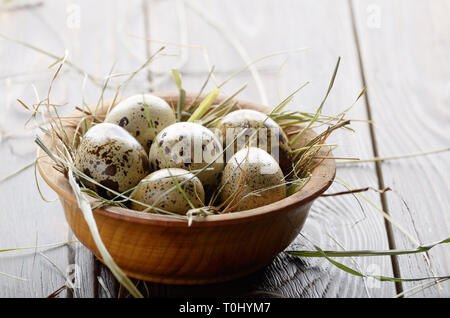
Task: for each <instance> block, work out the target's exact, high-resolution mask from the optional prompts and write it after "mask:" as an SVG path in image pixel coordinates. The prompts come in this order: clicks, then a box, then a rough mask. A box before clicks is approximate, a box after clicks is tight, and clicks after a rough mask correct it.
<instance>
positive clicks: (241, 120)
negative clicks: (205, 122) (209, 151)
mask: <svg viewBox="0 0 450 318" xmlns="http://www.w3.org/2000/svg"><path fill="white" fill-rule="evenodd" d="M247 128H250V130H247V131H245V132H244V130H245V129H247ZM258 129H259V130H258ZM255 132H256V133H257V134H256V135H254V139H253V143H247V144H245V142H246V140H247V139H248V137H250V136H253V134H254V133H255ZM216 133H217V135H219V136H220V138H221V139H222V141H223V147H224V148H226V147H227V146H228V144H230V143H231V142H234V147H229V148H226V149H227V156H226V157H227V158H226V160H228V159H229V158H230V157H231V155H229V154H230V153H231V154H234V153H236V152H237V151H239V150H240V149H242V148H243V147H246V146H250V147H252V146H254V147H258V148H261V149H263V150H265V151H267V152H268V153H269V154H271V155H272V156H273V157H275V158H276V159H277V161H278V163H279V165H280V166H281V168H282V170H283V171H284V173H288V172H289V171H290V170H292V163H291V162H292V155H291V147H290V145H289V140H288V138H287V136H286V134H285V133H284V131H283V129H282V128H281V127H280V125H278V123H277V122H276V121H275V120H273V119H272V118H270V117H268V116H267V114H264V113H261V112H259V111H256V110H253V109H239V110H236V111H233V112H231V113H229V114H227V115H226V116H224V117H223V118H222V119H221V120H220V122H219V124H218V125H217V131H216ZM240 133H243V134H244V136H247V138H245V139H244V138H243V137H242V138H238V139H236V137H237V136H239V134H240Z"/></svg>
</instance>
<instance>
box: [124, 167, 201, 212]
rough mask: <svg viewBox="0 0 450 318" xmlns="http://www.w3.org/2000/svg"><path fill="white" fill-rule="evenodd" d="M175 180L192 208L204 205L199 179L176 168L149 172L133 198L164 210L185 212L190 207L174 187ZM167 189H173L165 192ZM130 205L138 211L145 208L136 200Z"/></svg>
mask: <svg viewBox="0 0 450 318" xmlns="http://www.w3.org/2000/svg"><path fill="white" fill-rule="evenodd" d="M175 180H176V182H178V184H179V185H180V186H181V188H182V189H183V191H184V193H185V195H186V197H187V198H188V199H189V201H190V202H191V204H192V205H193V206H194V208H198V207H202V206H203V205H204V201H205V192H204V190H203V185H202V183H201V182H200V180H199V179H198V178H197V177H196V176H194V175H193V174H192V173H190V172H189V171H187V170H184V169H178V168H171V169H161V170H158V171H155V172H153V173H151V174H149V175H148V176H147V177H145V178H144V179H143V180H142V181H141V185H139V187H138V188H137V190H136V193H135V194H134V196H133V199H134V200H137V201H139V202H143V203H145V204H147V205H152V206H154V207H155V208H159V209H162V210H165V211H169V212H173V213H178V214H186V212H187V211H188V210H190V209H191V208H192V207H191V205H190V204H189V202H188V201H187V200H186V198H185V197H184V195H183V194H182V193H181V192H180V191H179V190H178V189H174V187H175V186H176V183H175ZM169 189H173V190H172V191H170V192H168V193H166V192H167V191H168V190H169ZM131 207H132V208H133V209H134V210H139V211H142V210H145V209H146V208H147V207H146V206H144V205H141V204H139V203H137V202H132V203H131ZM156 212H158V211H157V210H156Z"/></svg>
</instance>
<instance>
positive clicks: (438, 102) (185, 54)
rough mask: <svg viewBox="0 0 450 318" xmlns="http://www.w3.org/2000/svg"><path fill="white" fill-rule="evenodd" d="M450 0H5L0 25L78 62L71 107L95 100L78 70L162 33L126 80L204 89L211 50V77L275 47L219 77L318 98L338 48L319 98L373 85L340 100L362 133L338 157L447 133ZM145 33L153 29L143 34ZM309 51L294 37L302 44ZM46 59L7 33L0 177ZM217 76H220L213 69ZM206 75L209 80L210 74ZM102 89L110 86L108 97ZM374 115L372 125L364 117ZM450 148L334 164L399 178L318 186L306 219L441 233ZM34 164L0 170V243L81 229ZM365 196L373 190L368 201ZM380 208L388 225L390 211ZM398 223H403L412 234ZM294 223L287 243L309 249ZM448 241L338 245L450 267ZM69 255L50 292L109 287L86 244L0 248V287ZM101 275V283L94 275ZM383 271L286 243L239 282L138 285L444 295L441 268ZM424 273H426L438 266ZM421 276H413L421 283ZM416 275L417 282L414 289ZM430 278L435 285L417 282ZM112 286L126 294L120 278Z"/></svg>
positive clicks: (342, 234) (57, 266)
mask: <svg viewBox="0 0 450 318" xmlns="http://www.w3.org/2000/svg"><path fill="white" fill-rule="evenodd" d="M449 15H450V2H449V1H446V0H433V1H427V0H359V1H346V0H341V1H336V0H321V1H314V0H310V1H304V0H301V1H300V0H295V1H294V0H292V1H288V0H282V1H272V0H271V1H263V0H260V1H258V0H254V1H250V0H247V1H242V0H240V1H238V0H234V1H219V0H214V1H212V0H210V1H202V2H201V3H200V1H166V0H164V1H163V0H153V1H145V0H144V1H141V0H128V1H112V0H97V1H87V0H79V1H60V0H58V1H57V0H49V1H32V0H30V1H1V2H0V33H1V34H2V35H5V36H8V37H10V38H14V39H16V40H19V41H23V42H26V43H28V44H30V45H33V46H35V47H37V48H41V49H45V50H46V51H48V52H51V53H53V54H54V55H55V56H57V57H61V56H63V55H64V54H65V52H67V53H68V60H70V61H71V62H72V63H73V64H74V65H76V67H77V68H75V69H74V68H71V67H69V66H65V67H64V68H63V70H62V73H61V74H60V75H59V77H58V78H57V80H56V81H55V83H54V85H53V88H52V91H51V100H52V102H53V103H57V104H64V103H67V106H63V107H62V108H61V112H70V111H71V110H72V109H73V107H74V105H80V104H81V103H82V102H83V100H84V101H86V102H88V103H96V102H97V100H98V98H99V95H100V91H101V89H100V88H99V86H98V85H96V84H94V83H93V82H92V81H90V80H89V78H88V79H87V80H84V75H83V74H82V71H81V70H84V71H86V72H88V73H89V74H90V75H92V76H94V77H97V78H103V77H105V76H106V75H108V74H109V72H110V71H111V67H112V66H113V65H114V69H113V72H114V73H121V72H129V71H132V70H135V69H137V68H138V67H139V65H141V64H142V63H143V62H144V61H145V60H146V59H147V58H148V57H149V56H150V55H151V54H152V53H154V52H156V50H158V49H159V48H160V47H161V46H162V45H165V46H166V49H165V50H164V53H165V56H162V57H160V58H158V59H157V60H155V61H154V63H152V64H151V67H150V68H148V69H146V70H145V71H143V72H141V73H139V75H138V76H137V77H136V78H135V79H134V80H133V82H131V83H130V85H128V86H127V88H126V90H125V91H124V92H123V94H124V95H126V94H127V93H129V94H133V93H138V92H145V91H149V90H153V91H155V90H158V91H163V90H174V89H175V85H174V84H173V82H172V81H171V80H170V78H169V77H168V76H167V74H168V73H169V71H170V69H171V68H178V69H180V71H181V73H182V76H183V85H184V87H185V88H186V89H187V90H194V91H197V90H198V89H199V88H200V86H201V84H202V82H203V81H204V79H205V77H206V75H207V73H208V69H209V67H210V66H211V65H215V67H216V70H215V77H216V79H215V82H216V83H219V82H220V81H221V80H223V79H225V78H226V77H227V76H229V75H230V74H233V73H234V72H235V71H237V70H239V69H240V68H242V67H243V66H244V65H246V64H247V63H248V62H249V61H252V60H255V59H257V58H259V57H262V56H266V55H270V54H272V53H274V52H280V51H289V53H285V54H279V55H275V56H272V57H270V58H267V59H264V60H262V61H261V62H259V63H257V64H255V65H254V67H253V68H252V69H251V72H249V71H246V72H243V73H241V74H240V75H238V76H237V77H236V78H234V79H233V80H232V81H230V83H229V84H227V86H226V87H225V88H224V92H223V93H224V94H227V93H228V94H229V93H231V92H233V90H234V89H236V88H238V87H239V86H241V85H242V84H243V83H245V82H247V83H248V88H247V89H246V90H245V91H244V92H243V93H242V94H241V95H240V96H241V97H242V98H246V99H252V100H256V101H260V102H263V103H267V104H269V105H272V106H274V105H276V104H277V103H278V102H279V101H280V99H282V98H283V97H286V96H287V95H289V94H290V93H291V92H292V91H293V90H294V89H295V88H297V87H298V86H300V85H301V84H303V83H304V82H305V81H310V82H311V84H310V85H309V86H308V87H307V88H305V89H304V90H303V91H302V92H301V93H299V94H298V95H297V96H296V97H295V99H294V100H293V101H292V102H291V104H290V105H289V107H291V108H292V109H302V110H305V111H310V112H313V111H314V110H315V109H316V108H317V106H318V105H319V103H320V101H321V99H322V98H323V96H324V94H325V92H326V89H327V86H328V83H329V79H330V77H331V74H332V70H333V67H334V65H335V63H336V61H337V58H338V56H341V57H342V62H341V67H340V70H339V73H338V76H337V79H336V83H335V87H334V88H333V91H332V93H331V95H330V96H329V99H328V100H327V102H326V104H325V108H324V113H326V114H337V113H339V112H340V111H342V110H344V109H345V108H347V107H348V106H350V105H351V104H352V103H353V102H354V101H355V99H356V97H357V96H358V94H359V93H360V91H361V90H362V88H363V87H365V86H367V88H368V90H367V94H366V95H365V96H364V97H363V98H362V99H360V100H359V101H358V102H357V104H356V105H355V106H354V107H353V108H352V110H351V111H350V112H349V114H348V117H349V118H351V119H356V121H354V122H353V123H352V128H353V129H354V130H355V132H353V133H352V132H349V131H346V130H342V131H339V132H338V133H336V134H335V135H334V136H332V138H331V139H332V140H330V143H337V144H339V148H338V149H337V150H336V151H335V153H334V154H335V156H341V157H358V158H361V159H367V158H373V157H377V156H380V157H390V156H397V155H403V154H410V153H421V152H427V151H430V150H435V149H443V148H446V147H448V146H449V144H450V139H449V132H450V131H449V123H450V64H449V60H450V37H449V36H448V34H449V31H450V20H449V19H448V16H449ZM150 40H151V41H150ZM305 47H307V48H308V49H307V50H300V51H295V49H298V48H305ZM53 62H55V59H54V58H51V57H49V56H46V55H45V54H42V53H40V52H38V51H37V50H35V49H31V48H29V47H25V46H23V45H21V44H18V43H16V42H12V41H10V40H6V39H4V38H1V37H0V101H1V107H0V112H1V116H0V133H1V142H0V158H1V164H0V178H3V177H5V176H7V175H9V174H10V173H12V172H14V171H16V170H18V169H20V168H22V167H24V166H26V165H27V164H30V163H32V162H33V160H34V156H35V149H36V148H35V145H34V143H33V139H34V136H35V134H36V133H37V129H33V125H34V124H35V123H34V122H31V123H30V124H29V125H28V126H27V127H29V128H28V129H25V128H24V123H25V121H26V120H27V119H28V118H29V116H30V112H29V111H27V110H26V109H24V108H23V107H22V106H21V105H20V104H19V103H18V102H17V101H16V99H18V98H19V99H20V100H22V101H23V102H24V103H26V104H28V105H30V104H33V103H36V100H37V98H39V99H43V98H44V97H45V96H47V93H48V87H49V84H50V82H51V79H52V77H53V75H54V73H55V71H56V68H55V67H53V68H48V66H49V65H51V64H52V63H53ZM213 83H214V81H213ZM211 87H212V86H211ZM113 93H114V91H113V90H107V91H106V96H112V95H113ZM369 120H370V121H373V124H368V123H367V121H369ZM449 160H450V154H449V152H441V153H436V154H433V155H428V156H420V157H413V158H406V159H402V160H392V161H383V162H381V161H377V162H365V163H360V164H348V165H339V168H338V171H337V175H338V177H339V179H337V181H338V182H336V183H335V185H334V186H333V187H332V189H330V190H329V192H337V191H344V190H346V187H345V186H344V183H348V184H350V185H351V186H352V187H354V188H361V187H367V186H370V187H373V188H377V189H382V188H384V187H390V188H392V190H393V191H388V192H385V193H382V194H380V193H377V192H375V191H368V192H364V193H362V194H363V195H364V197H365V198H366V199H367V200H369V201H370V203H369V202H368V201H366V200H365V199H364V198H363V197H361V196H359V195H342V196H335V197H323V198H320V199H318V200H317V202H316V203H315V204H314V206H313V208H312V211H311V214H310V216H309V218H308V220H307V222H306V225H305V227H304V230H303V231H302V233H303V234H304V235H305V237H306V238H307V239H308V240H309V241H311V242H314V243H315V244H317V245H319V246H321V247H322V248H323V249H325V248H326V249H333V250H342V249H345V250H359V249H370V250H375V249H377V250H385V249H390V248H391V249H393V248H398V249H411V248H415V247H417V244H426V243H431V242H435V241H438V240H441V239H444V238H446V237H448V236H449V233H450V231H449V229H450V211H449V207H450V196H449V184H450V183H449V182H448V179H449V177H450V174H449V166H448V163H449ZM36 180H37V181H38V183H39V186H40V189H41V192H42V195H43V196H44V198H45V199H46V200H49V201H51V202H50V203H47V202H44V201H43V200H42V199H41V195H40V194H39V192H38V191H37V187H36V181H35V177H34V169H33V168H29V169H26V170H25V171H23V172H21V173H19V174H17V175H15V176H14V177H13V178H10V179H8V180H6V181H3V182H1V183H0V212H1V213H0V249H4V248H5V249H6V248H14V247H26V246H40V245H45V244H51V243H57V242H66V241H70V240H75V239H76V238H74V237H73V235H72V234H71V232H70V230H69V229H68V226H67V223H66V221H65V219H64V215H63V213H62V208H61V206H60V204H59V202H55V200H54V199H55V194H54V193H53V192H52V191H51V190H50V189H49V188H48V187H47V186H46V185H45V184H44V183H43V182H42V180H41V178H40V177H39V176H38V177H37V179H36ZM371 203H372V204H371ZM380 210H384V211H386V212H387V213H389V215H390V216H391V217H392V219H393V220H394V221H395V224H397V225H399V226H400V227H401V228H402V229H403V231H402V230H399V229H398V227H397V226H395V225H393V224H392V223H391V222H387V221H385V218H384V217H383V215H382V214H381V213H380ZM404 232H407V233H409V235H410V237H408V236H406V235H405V234H404ZM308 240H306V239H305V238H303V237H302V236H299V237H298V238H297V240H296V241H295V242H294V243H293V246H291V247H290V249H292V248H302V249H312V245H311V243H310V242H309V241H308ZM449 253H450V246H438V247H435V248H434V249H432V250H430V251H429V252H428V253H427V254H423V253H422V254H415V255H405V256H398V257H395V256H394V257H389V256H382V257H357V258H345V259H340V261H342V262H343V263H344V264H346V265H348V266H351V267H353V268H355V269H358V270H360V271H362V272H364V273H366V274H373V275H384V276H396V277H401V278H417V277H429V276H444V275H450V261H449ZM74 268H75V269H77V270H78V271H79V272H80V273H81V279H80V280H79V283H80V285H79V286H77V287H78V288H75V289H74V291H73V292H71V291H69V290H64V291H62V292H61V293H60V294H59V295H58V296H59V297H107V296H108V292H109V293H110V294H111V295H112V296H113V297H116V296H118V293H119V289H120V288H119V287H118V286H117V283H116V282H115V280H114V279H113V277H112V276H111V274H110V272H109V270H108V269H106V268H105V267H104V266H103V265H101V264H100V263H99V262H98V261H97V260H95V259H94V257H93V255H92V254H91V253H90V252H89V251H88V250H87V249H86V248H84V247H83V246H82V245H81V244H79V243H71V244H68V245H65V246H61V247H53V248H41V249H31V250H23V251H11V252H1V253H0V272H2V273H6V274H9V275H15V276H18V277H21V278H23V279H25V280H18V279H16V278H12V277H7V276H5V275H0V297H45V296H47V295H49V294H51V293H53V292H54V291H56V290H58V289H59V288H60V287H61V286H64V284H65V280H66V278H65V276H66V275H65V273H66V271H68V272H69V273H72V272H73V269H74ZM100 282H101V283H103V285H104V286H105V288H104V287H103V286H102V284H101V283H100ZM429 282H430V281H421V282H403V283H393V282H379V281H376V280H373V279H363V278H361V277H357V276H352V275H350V274H348V273H346V272H343V271H342V270H340V269H338V268H337V267H335V266H334V265H332V264H331V263H330V262H328V261H327V260H325V259H322V258H294V257H290V256H288V255H287V254H285V253H281V254H280V255H279V256H278V257H277V258H276V259H274V261H273V262H272V264H270V265H269V266H268V267H266V268H264V269H263V270H261V271H259V272H257V273H255V274H253V275H250V276H249V277H245V278H243V279H240V280H238V281H233V282H228V283H223V284H218V285H212V286H167V285H162V284H151V283H146V284H144V283H143V282H139V285H140V287H141V289H142V290H143V291H144V293H145V294H146V295H149V296H151V297H155V296H184V295H190V296H192V295H200V296H201V295H206V296H214V295H265V296H274V297H393V296H395V295H397V294H398V293H400V292H402V291H407V293H406V296H413V297H449V296H450V284H449V282H448V281H443V282H440V283H439V284H431V286H429V287H428V285H427V283H429ZM431 282H433V281H431ZM417 286H419V287H417ZM414 287H417V288H415V289H413V288H414ZM425 287H428V288H425ZM119 296H126V295H125V293H122V294H121V295H119Z"/></svg>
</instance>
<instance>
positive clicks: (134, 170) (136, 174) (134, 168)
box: [74, 123, 150, 197]
mask: <svg viewBox="0 0 450 318" xmlns="http://www.w3.org/2000/svg"><path fill="white" fill-rule="evenodd" d="M74 162H75V167H76V168H77V169H78V170H80V171H81V172H83V173H84V174H86V175H87V176H89V177H91V178H92V179H94V180H95V181H97V182H98V183H100V184H101V185H103V186H106V187H108V188H110V189H111V190H114V191H117V192H123V191H126V190H128V189H130V188H132V187H134V186H136V185H137V184H138V183H139V181H140V180H141V179H142V178H144V177H145V176H146V175H148V174H149V172H150V170H149V162H148V157H147V153H146V152H145V150H144V148H143V147H142V145H141V144H140V143H139V142H138V141H137V140H136V139H135V138H134V137H133V136H132V135H131V134H130V133H129V132H128V131H126V130H125V129H123V128H122V127H120V126H117V125H114V124H111V123H101V124H98V125H95V126H93V127H92V128H90V129H89V130H88V131H87V133H86V134H85V135H84V136H83V137H82V139H81V142H80V145H79V146H78V148H77V152H76V154H75V160H74ZM82 181H83V183H84V184H85V185H86V186H87V187H89V188H90V189H92V190H94V191H96V192H97V193H98V194H100V195H101V196H103V197H110V196H111V193H109V191H106V190H105V189H103V188H102V187H100V186H98V185H95V184H92V183H90V182H87V181H85V180H82Z"/></svg>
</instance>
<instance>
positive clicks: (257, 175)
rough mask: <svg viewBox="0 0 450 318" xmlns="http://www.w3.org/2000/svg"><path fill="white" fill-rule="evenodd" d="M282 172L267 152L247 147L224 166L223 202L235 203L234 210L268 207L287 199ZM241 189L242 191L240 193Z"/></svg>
mask: <svg viewBox="0 0 450 318" xmlns="http://www.w3.org/2000/svg"><path fill="white" fill-rule="evenodd" d="M283 177H284V176H283V172H282V171H281V169H280V166H279V165H278V163H277V162H276V161H275V159H274V158H273V157H272V156H271V155H269V154H268V153H267V152H266V151H264V150H262V149H259V148H256V147H249V148H243V149H241V150H239V151H238V152H237V153H236V154H235V155H234V156H233V157H231V159H230V160H229V161H228V163H227V164H226V166H225V169H224V170H223V174H222V182H221V186H222V187H223V188H222V191H221V193H220V196H221V199H222V202H225V201H227V202H230V200H232V199H234V198H235V200H234V201H233V203H232V204H231V205H234V204H236V205H237V207H236V209H235V210H236V211H243V210H248V209H253V208H257V207H260V206H263V205H267V204H270V203H273V202H276V201H278V200H281V199H284V198H285V197H286V184H285V182H284V180H283ZM240 190H242V191H240Z"/></svg>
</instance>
